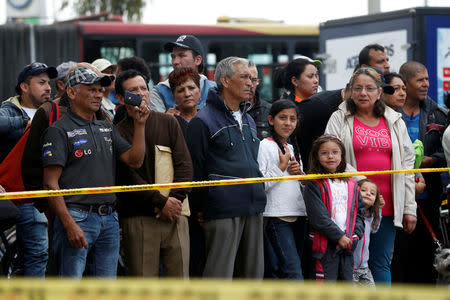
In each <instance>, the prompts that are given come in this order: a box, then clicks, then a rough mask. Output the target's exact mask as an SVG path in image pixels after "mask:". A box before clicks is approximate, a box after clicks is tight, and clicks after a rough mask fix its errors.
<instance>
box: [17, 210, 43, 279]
mask: <svg viewBox="0 0 450 300" xmlns="http://www.w3.org/2000/svg"><path fill="white" fill-rule="evenodd" d="M17 207H18V208H19V210H20V219H19V222H18V223H17V224H16V233H17V240H18V242H19V253H20V258H21V260H22V261H23V269H24V276H31V277H45V271H46V268H47V261H48V232H47V229H48V225H47V217H46V216H45V214H44V213H40V212H39V211H38V210H37V209H36V208H35V207H34V205H33V203H24V204H19V205H17Z"/></svg>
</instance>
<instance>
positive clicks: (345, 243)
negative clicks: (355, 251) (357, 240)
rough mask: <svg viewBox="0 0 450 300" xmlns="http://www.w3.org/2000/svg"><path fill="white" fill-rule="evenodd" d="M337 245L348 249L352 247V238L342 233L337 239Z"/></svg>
mask: <svg viewBox="0 0 450 300" xmlns="http://www.w3.org/2000/svg"><path fill="white" fill-rule="evenodd" d="M338 244H339V246H341V248H342V249H348V250H350V249H351V247H352V240H351V239H349V238H348V237H347V236H345V235H343V236H342V237H341V238H340V239H339V241H338Z"/></svg>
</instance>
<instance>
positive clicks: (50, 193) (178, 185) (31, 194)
mask: <svg viewBox="0 0 450 300" xmlns="http://www.w3.org/2000/svg"><path fill="white" fill-rule="evenodd" d="M447 171H450V168H427V169H412V170H386V171H365V172H348V173H347V172H346V173H334V174H308V175H294V176H280V177H256V178H236V179H223V180H209V181H191V182H174V183H159V184H140V185H129V186H109V187H92V188H77V189H62V190H42V191H25V192H11V193H4V194H0V200H5V199H22V198H41V197H55V196H67V195H85V194H105V193H122V192H137V191H149V190H163V189H182V188H198V187H207V186H219V185H235V184H250V183H262V182H270V181H285V180H311V179H323V178H339V177H354V176H369V175H381V174H401V173H431V172H447Z"/></svg>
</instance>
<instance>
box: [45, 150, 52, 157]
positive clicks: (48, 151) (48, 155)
mask: <svg viewBox="0 0 450 300" xmlns="http://www.w3.org/2000/svg"><path fill="white" fill-rule="evenodd" d="M43 156H44V157H50V156H53V153H52V151H50V150H45V151H44V155H43Z"/></svg>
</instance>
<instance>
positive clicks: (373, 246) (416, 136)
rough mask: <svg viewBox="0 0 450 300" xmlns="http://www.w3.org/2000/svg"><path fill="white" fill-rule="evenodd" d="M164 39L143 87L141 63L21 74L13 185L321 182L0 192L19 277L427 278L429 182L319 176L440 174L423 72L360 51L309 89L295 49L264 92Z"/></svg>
mask: <svg viewBox="0 0 450 300" xmlns="http://www.w3.org/2000/svg"><path fill="white" fill-rule="evenodd" d="M164 48H165V50H167V51H168V52H170V53H171V57H172V66H173V71H172V72H171V73H170V74H169V76H168V79H167V80H165V81H163V82H160V83H159V84H157V85H155V87H154V88H153V89H152V90H149V87H148V82H149V79H150V71H149V69H148V67H147V64H146V62H145V61H144V60H142V59H141V58H139V57H128V58H123V59H120V60H119V61H118V62H117V64H113V63H111V62H110V61H108V60H107V59H105V58H99V59H97V60H95V61H93V62H92V63H87V62H79V63H77V62H71V61H69V62H63V63H61V64H60V65H59V66H57V67H56V68H55V67H52V66H50V67H49V66H47V65H46V64H44V63H39V62H34V63H31V64H29V65H27V66H25V67H24V68H23V69H22V71H21V72H20V73H19V75H18V81H17V86H16V93H17V95H16V96H14V97H11V98H9V99H7V100H5V101H3V103H2V104H1V108H0V139H1V143H0V161H3V162H4V161H7V160H8V159H10V156H11V155H12V154H14V153H15V152H17V151H20V150H18V149H17V147H15V145H16V144H17V143H18V141H19V140H20V139H24V138H25V139H26V141H25V142H26V144H25V147H24V148H23V153H22V156H21V158H20V159H21V162H20V164H18V165H19V166H20V167H19V168H18V169H17V170H10V171H11V172H20V173H21V175H22V179H23V185H24V189H25V190H42V189H48V190H58V189H71V188H83V187H102V186H114V185H121V186H125V185H138V184H154V183H167V182H188V181H203V180H220V179H231V178H253V177H273V176H290V175H301V174H318V173H320V174H330V178H329V179H315V180H307V181H297V180H289V181H274V182H266V183H252V184H241V185H226V186H211V187H202V188H193V189H188V188H182V189H166V190H147V191H139V192H121V193H117V194H114V193H105V194H75V195H70V196H54V197H53V196H52V197H48V198H45V199H22V200H12V201H13V202H14V204H15V205H12V206H9V208H8V210H3V212H5V211H8V212H9V214H6V215H5V214H4V213H2V214H1V215H0V216H2V218H3V220H1V221H0V222H3V224H8V225H7V226H11V222H10V220H7V219H8V217H9V219H11V218H16V219H17V220H16V224H15V226H16V230H17V239H18V245H19V247H18V248H19V257H20V269H21V270H22V271H23V275H24V276H29V277H45V276H52V275H56V276H60V277H74V278H81V277H83V276H95V277H113V278H114V277H116V276H117V274H118V269H119V270H120V271H119V274H120V275H126V276H140V277H158V276H161V277H181V278H189V277H204V278H254V279H261V278H287V279H297V280H304V279H312V280H317V281H323V280H331V281H335V280H344V281H354V282H357V283H359V284H362V285H368V286H374V285H375V284H390V283H391V282H402V283H408V282H421V283H432V282H435V279H436V277H437V274H436V271H435V270H434V269H433V257H434V251H435V245H434V243H433V239H432V236H431V234H430V232H429V230H428V229H427V227H426V226H425V220H424V218H423V217H421V216H418V214H417V211H418V209H421V210H422V211H423V213H424V215H425V217H426V219H428V221H429V222H430V224H431V226H432V228H433V229H434V232H436V233H437V234H438V235H439V233H440V230H439V226H438V221H439V206H440V204H441V198H442V195H443V192H444V191H443V188H444V186H443V181H442V178H441V174H440V173H426V174H423V175H422V174H421V173H416V174H411V173H407V174H404V173H399V174H392V175H389V174H387V175H371V176H367V177H364V176H362V177H355V178H352V177H341V178H338V177H333V176H331V175H332V174H334V173H342V172H350V171H377V170H410V169H414V168H429V167H445V166H447V161H446V155H445V154H447V160H449V161H450V150H448V149H449V148H450V141H449V139H450V137H449V136H450V130H447V131H445V130H446V128H447V125H448V110H447V108H444V107H442V106H440V105H438V104H436V102H434V101H433V100H432V99H430V98H429V97H428V96H427V92H428V88H429V81H428V73H427V69H426V67H425V66H424V65H422V64H421V63H419V62H416V61H408V62H405V63H404V64H403V65H402V66H401V68H400V69H399V73H394V72H391V70H390V65H389V59H388V56H387V54H386V51H385V49H384V48H383V47H382V46H380V45H378V44H371V45H368V46H366V47H364V48H363V49H362V50H361V52H360V55H359V64H358V66H357V68H356V69H355V71H354V73H353V75H352V77H351V78H349V81H348V84H347V86H345V87H342V89H339V90H333V91H322V90H321V87H320V86H319V68H320V67H321V65H322V63H321V62H320V61H318V60H313V59H311V58H309V57H305V56H301V57H298V58H296V59H294V60H292V61H290V62H289V63H287V64H286V65H283V66H280V67H279V68H278V69H276V70H275V73H274V84H275V86H276V87H278V88H281V89H283V91H284V92H283V93H282V96H281V97H280V99H267V100H269V101H266V100H264V99H261V98H260V95H259V93H258V85H259V83H260V79H259V78H258V69H257V67H256V65H255V64H254V63H253V62H252V61H249V60H248V59H246V58H240V57H234V56H231V57H227V58H225V59H223V60H221V61H220V62H219V63H218V64H217V66H216V69H215V74H214V80H213V81H211V80H209V79H208V78H207V77H206V76H204V75H203V74H202V72H203V69H204V57H205V53H204V51H203V47H202V44H201V43H200V41H199V40H198V39H197V38H196V37H195V36H192V35H182V36H180V37H179V38H178V39H177V40H176V41H175V42H171V43H167V44H166V45H165V46H164ZM51 80H55V86H56V88H57V93H56V96H55V97H54V99H51V96H50V95H51V87H50V81H51ZM136 96H137V97H138V99H139V102H138V103H134V104H130V103H132V102H130V101H131V100H132V99H131V98H135V97H136ZM444 131H445V134H444ZM444 149H446V151H445V154H444ZM15 155H17V153H16V154H15ZM5 189H6V191H8V188H7V187H5ZM0 192H5V190H4V189H3V188H2V187H1V186H0ZM2 203H6V201H2ZM15 210H16V211H15ZM18 212H20V214H19V213H18ZM4 215H5V216H4ZM1 228H2V229H4V227H3V226H2V227H1ZM119 261H120V264H119Z"/></svg>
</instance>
